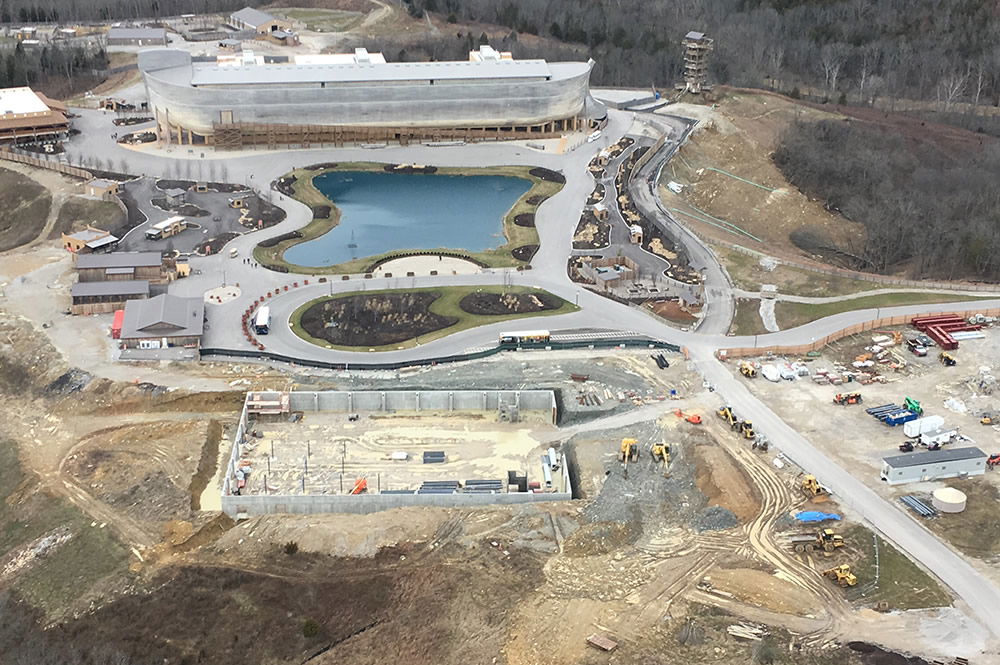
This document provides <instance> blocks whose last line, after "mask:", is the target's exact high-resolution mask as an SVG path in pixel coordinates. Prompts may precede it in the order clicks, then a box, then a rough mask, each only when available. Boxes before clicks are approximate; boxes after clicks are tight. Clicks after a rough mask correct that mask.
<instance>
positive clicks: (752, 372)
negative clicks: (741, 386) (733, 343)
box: [740, 361, 757, 379]
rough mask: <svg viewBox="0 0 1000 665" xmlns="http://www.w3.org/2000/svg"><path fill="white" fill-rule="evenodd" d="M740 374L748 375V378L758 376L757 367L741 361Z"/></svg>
mask: <svg viewBox="0 0 1000 665" xmlns="http://www.w3.org/2000/svg"><path fill="white" fill-rule="evenodd" d="M740 374H742V375H743V376H745V377H747V378H748V379H756V378H757V368H756V367H754V366H753V365H752V364H750V363H748V362H746V361H744V362H741V363H740Z"/></svg>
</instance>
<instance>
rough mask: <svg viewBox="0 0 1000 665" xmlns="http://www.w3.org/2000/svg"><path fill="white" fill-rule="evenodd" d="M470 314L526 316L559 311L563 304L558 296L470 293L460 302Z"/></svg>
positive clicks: (542, 293) (539, 292)
mask: <svg viewBox="0 0 1000 665" xmlns="http://www.w3.org/2000/svg"><path fill="white" fill-rule="evenodd" d="M458 306H459V307H461V308H462V311H465V312H468V313H469V314H485V315H495V314H524V313H529V312H544V311H546V310H550V309H559V307H561V306H562V302H560V300H559V299H558V298H556V296H554V295H552V294H550V293H545V292H544V291H538V292H536V293H470V294H469V295H467V296H465V297H464V298H462V299H461V300H460V301H459V302H458Z"/></svg>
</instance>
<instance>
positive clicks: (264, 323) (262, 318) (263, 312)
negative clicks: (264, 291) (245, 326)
mask: <svg viewBox="0 0 1000 665" xmlns="http://www.w3.org/2000/svg"><path fill="white" fill-rule="evenodd" d="M270 329H271V308H270V307H266V306H265V307H261V308H260V309H258V310H257V316H256V317H254V320H253V330H254V332H255V333H257V334H258V335H266V334H267V333H268V332H269V331H270Z"/></svg>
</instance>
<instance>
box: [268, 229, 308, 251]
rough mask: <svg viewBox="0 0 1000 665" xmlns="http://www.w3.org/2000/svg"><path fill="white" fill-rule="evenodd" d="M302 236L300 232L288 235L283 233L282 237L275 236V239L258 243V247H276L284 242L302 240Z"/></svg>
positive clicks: (290, 232) (291, 232)
mask: <svg viewBox="0 0 1000 665" xmlns="http://www.w3.org/2000/svg"><path fill="white" fill-rule="evenodd" d="M301 237H302V234H301V233H299V232H298V231H289V232H288V233H282V234H281V235H280V236H274V237H273V238H268V239H267V240H261V241H260V242H259V243H257V246H258V247H264V248H267V247H274V246H275V245H277V244H278V243H280V242H281V241H283V240H295V239H297V238H301Z"/></svg>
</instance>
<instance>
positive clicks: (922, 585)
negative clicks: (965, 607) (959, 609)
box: [831, 525, 951, 610]
mask: <svg viewBox="0 0 1000 665" xmlns="http://www.w3.org/2000/svg"><path fill="white" fill-rule="evenodd" d="M843 535H844V540H845V541H847V547H846V548H844V549H848V548H850V550H851V554H852V559H851V572H852V573H854V574H855V575H857V576H858V586H857V587H855V588H854V589H851V590H848V591H846V592H845V593H847V594H848V597H849V598H853V597H854V596H853V595H852V593H854V592H856V593H858V595H860V592H859V591H857V590H860V589H862V588H864V587H866V586H867V585H869V584H870V583H871V582H872V581H874V580H875V543H876V541H877V542H878V571H879V572H878V584H877V586H876V587H875V588H874V589H872V590H870V591H869V592H868V593H866V594H865V595H864V596H861V598H862V599H863V600H864V602H866V603H867V602H871V603H877V602H879V601H884V602H886V603H888V605H889V609H891V610H915V609H921V608H925V607H947V606H949V605H951V596H950V595H949V594H948V592H947V591H946V590H945V589H944V588H943V587H942V586H941V585H940V584H939V583H938V581H937V580H935V579H934V578H933V577H931V576H930V575H929V574H927V573H925V572H924V571H923V569H922V568H920V567H918V566H917V564H915V563H913V562H912V561H910V559H909V558H907V557H906V555H905V554H903V553H902V552H900V551H899V550H897V549H896V548H895V547H893V546H892V545H890V544H889V543H887V542H886V541H884V540H882V538H879V537H878V536H875V535H874V534H872V532H871V531H869V530H868V529H866V528H865V527H863V526H860V525H855V526H852V527H850V528H848V529H846V530H845V531H844V532H843ZM831 566H832V564H831ZM831 584H832V582H831Z"/></svg>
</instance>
